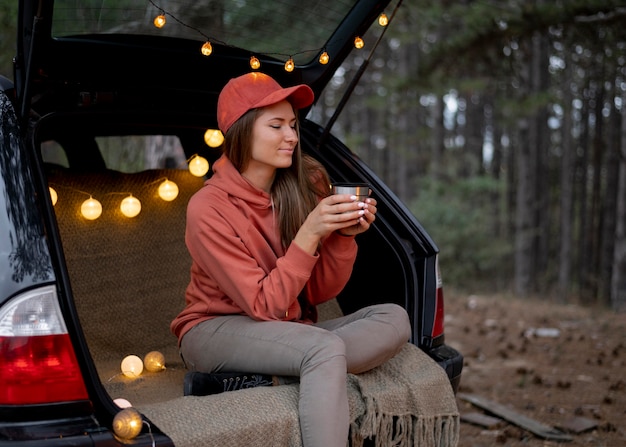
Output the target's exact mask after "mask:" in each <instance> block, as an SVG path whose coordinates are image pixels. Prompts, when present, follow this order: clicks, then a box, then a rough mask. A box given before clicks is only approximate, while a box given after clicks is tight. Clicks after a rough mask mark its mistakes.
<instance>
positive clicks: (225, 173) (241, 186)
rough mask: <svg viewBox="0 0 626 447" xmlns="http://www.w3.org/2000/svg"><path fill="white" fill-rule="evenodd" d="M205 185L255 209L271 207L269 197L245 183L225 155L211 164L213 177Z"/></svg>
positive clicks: (247, 182)
mask: <svg viewBox="0 0 626 447" xmlns="http://www.w3.org/2000/svg"><path fill="white" fill-rule="evenodd" d="M205 184H206V185H207V186H212V187H215V188H218V189H220V190H222V191H224V192H225V193H226V194H228V195H229V196H233V197H236V198H238V199H241V200H243V201H245V202H247V203H248V204H249V205H250V206H252V207H255V208H269V207H271V205H272V200H271V197H270V195H269V194H268V193H267V192H265V191H263V190H262V189H260V188H257V187H256V186H254V185H252V184H251V183H250V182H249V181H247V180H246V179H245V178H244V177H243V176H242V175H241V173H240V172H239V171H238V170H237V169H236V168H235V166H234V165H233V163H232V162H231V161H230V160H229V159H228V158H227V157H226V156H225V155H222V156H221V157H220V158H219V159H218V160H217V161H216V162H215V163H213V176H212V177H211V178H210V179H209V180H207V181H206V183H205Z"/></svg>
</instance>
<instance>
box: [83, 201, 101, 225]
mask: <svg viewBox="0 0 626 447" xmlns="http://www.w3.org/2000/svg"><path fill="white" fill-rule="evenodd" d="M80 214H82V215H83V217H84V218H85V219H88V220H96V219H97V218H98V217H100V215H101V214H102V204H100V202H98V201H97V200H96V199H94V198H93V197H91V196H89V198H88V199H87V200H85V201H84V202H83V203H82V205H81V206H80Z"/></svg>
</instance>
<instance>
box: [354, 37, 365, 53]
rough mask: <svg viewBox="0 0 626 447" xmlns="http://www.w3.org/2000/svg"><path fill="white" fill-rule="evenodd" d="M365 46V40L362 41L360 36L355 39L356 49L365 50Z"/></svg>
mask: <svg viewBox="0 0 626 447" xmlns="http://www.w3.org/2000/svg"><path fill="white" fill-rule="evenodd" d="M363 46H365V42H363V39H361V38H360V37H359V36H356V37H355V38H354V47H355V48H357V49H359V50H360V49H361V48H363Z"/></svg>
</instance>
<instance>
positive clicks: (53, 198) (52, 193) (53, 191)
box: [48, 186, 59, 206]
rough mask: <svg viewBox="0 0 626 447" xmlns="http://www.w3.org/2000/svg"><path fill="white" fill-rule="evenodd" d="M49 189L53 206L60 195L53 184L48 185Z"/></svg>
mask: <svg viewBox="0 0 626 447" xmlns="http://www.w3.org/2000/svg"><path fill="white" fill-rule="evenodd" d="M48 190H50V200H51V201H52V206H54V205H56V204H57V200H58V198H59V196H58V195H57V192H56V191H55V190H54V188H53V187H52V186H48Z"/></svg>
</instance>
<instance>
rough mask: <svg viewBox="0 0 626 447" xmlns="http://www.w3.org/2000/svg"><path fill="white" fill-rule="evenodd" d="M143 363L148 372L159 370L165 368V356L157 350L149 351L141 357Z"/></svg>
mask: <svg viewBox="0 0 626 447" xmlns="http://www.w3.org/2000/svg"><path fill="white" fill-rule="evenodd" d="M143 364H144V367H145V368H146V371H148V372H160V371H163V370H164V369H165V356H164V355H163V354H161V353H160V352H159V351H150V352H148V353H147V354H146V356H145V357H144V358H143Z"/></svg>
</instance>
